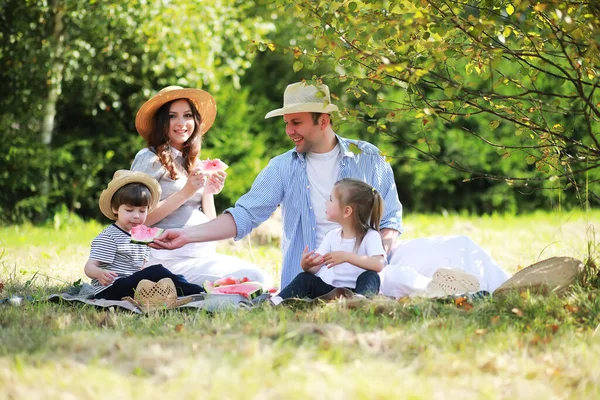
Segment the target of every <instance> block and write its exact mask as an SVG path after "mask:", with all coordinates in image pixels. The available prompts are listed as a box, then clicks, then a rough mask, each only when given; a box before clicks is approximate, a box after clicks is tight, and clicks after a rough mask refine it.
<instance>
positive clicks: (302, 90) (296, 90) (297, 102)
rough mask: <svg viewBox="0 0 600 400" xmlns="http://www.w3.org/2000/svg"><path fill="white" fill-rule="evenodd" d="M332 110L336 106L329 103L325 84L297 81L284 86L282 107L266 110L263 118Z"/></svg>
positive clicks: (329, 111) (328, 112)
mask: <svg viewBox="0 0 600 400" xmlns="http://www.w3.org/2000/svg"><path fill="white" fill-rule="evenodd" d="M334 111H338V107H337V106H336V105H335V104H331V96H330V94H329V87H328V86H327V85H324V84H319V85H308V84H307V83H306V82H298V83H292V84H291V85H288V87H287V88H285V92H284V93H283V108H278V109H276V110H273V111H270V112H268V113H267V115H265V119H266V118H271V117H277V116H280V115H285V114H293V113H299V112H316V113H322V114H331V113H332V112H334Z"/></svg>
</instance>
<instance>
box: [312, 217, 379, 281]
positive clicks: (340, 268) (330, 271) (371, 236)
mask: <svg viewBox="0 0 600 400" xmlns="http://www.w3.org/2000/svg"><path fill="white" fill-rule="evenodd" d="M355 243H356V238H353V239H343V238H342V228H337V229H334V230H331V231H329V232H328V233H327V234H326V235H325V238H324V239H323V242H322V243H321V245H320V246H319V248H318V249H317V253H319V254H320V255H322V256H323V255H325V254H327V253H329V252H330V251H348V252H350V253H357V254H358V255H360V256H369V257H373V256H379V255H381V256H384V258H385V250H384V248H383V243H382V241H381V235H380V234H379V232H377V231H375V230H373V229H369V231H368V232H367V234H366V235H365V237H364V238H363V240H362V242H361V243H360V246H358V251H357V252H355V251H354V244H355ZM363 272H365V270H364V269H362V268H359V267H357V266H355V265H352V264H350V263H342V264H338V265H336V266H335V267H331V268H327V267H325V266H324V267H321V269H320V270H319V272H317V274H316V275H317V276H318V277H319V278H321V279H322V280H323V282H325V283H328V284H330V285H331V286H335V287H346V288H350V289H354V288H356V280H357V279H358V276H359V275H360V274H362V273H363Z"/></svg>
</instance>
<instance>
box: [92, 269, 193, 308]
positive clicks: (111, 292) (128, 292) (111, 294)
mask: <svg viewBox="0 0 600 400" xmlns="http://www.w3.org/2000/svg"><path fill="white" fill-rule="evenodd" d="M163 278H171V280H172V281H173V283H174V284H175V289H177V295H178V296H188V295H190V294H198V293H202V292H204V289H203V288H202V287H201V286H199V285H194V284H193V283H189V282H188V281H186V280H185V278H184V277H183V276H182V275H175V274H174V273H172V272H171V271H169V270H168V269H166V268H165V267H163V266H162V265H161V264H156V265H151V266H149V267H146V268H144V269H142V270H141V271H138V272H136V273H134V274H132V275H129V276H126V277H125V278H119V279H117V280H115V281H114V283H113V284H112V285H111V286H109V287H108V288H106V289H104V290H103V291H101V292H99V293H97V294H96V296H94V297H95V298H96V299H106V300H121V299H122V298H123V297H125V296H129V297H133V295H134V291H135V288H136V287H137V285H138V283H140V281H141V280H142V279H148V280H149V281H152V282H158V281H160V280H161V279H163Z"/></svg>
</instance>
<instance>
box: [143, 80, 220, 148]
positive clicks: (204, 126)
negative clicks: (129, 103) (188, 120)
mask: <svg viewBox="0 0 600 400" xmlns="http://www.w3.org/2000/svg"><path fill="white" fill-rule="evenodd" d="M177 99H190V100H191V101H192V103H193V104H194V106H195V107H196V110H198V112H199V113H200V117H201V120H202V123H201V125H200V133H201V134H202V135H204V134H205V133H206V132H207V131H208V130H209V129H210V127H211V126H212V124H213V123H214V122H215V117H216V116H217V102H216V101H215V99H214V98H213V97H212V95H211V94H210V93H208V92H206V91H204V90H201V89H186V88H182V87H181V86H167V87H166V88H164V89H162V90H161V91H160V92H158V93H157V94H156V95H154V96H153V97H151V98H150V99H149V100H148V101H146V102H145V103H144V104H143V105H142V106H141V107H140V109H139V110H138V112H137V115H136V116H135V129H137V131H138V133H139V134H140V136H141V137H143V138H144V139H148V135H150V133H151V132H152V128H153V127H154V114H155V113H156V111H158V109H159V108H160V107H162V105H163V104H165V103H168V102H169V101H171V100H177Z"/></svg>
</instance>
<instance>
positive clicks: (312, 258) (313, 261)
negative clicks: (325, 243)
mask: <svg viewBox="0 0 600 400" xmlns="http://www.w3.org/2000/svg"><path fill="white" fill-rule="evenodd" d="M320 265H323V256H322V255H320V254H319V253H317V252H316V250H313V251H308V246H306V247H305V248H304V251H303V252H302V259H301V260H300V266H301V267H302V269H303V270H304V271H308V270H309V269H311V268H314V267H318V266H320Z"/></svg>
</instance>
